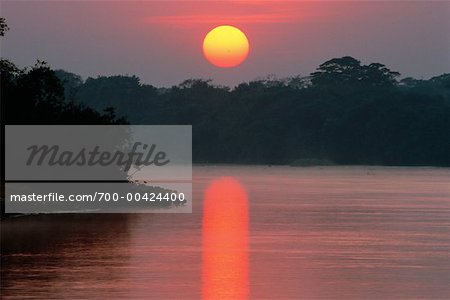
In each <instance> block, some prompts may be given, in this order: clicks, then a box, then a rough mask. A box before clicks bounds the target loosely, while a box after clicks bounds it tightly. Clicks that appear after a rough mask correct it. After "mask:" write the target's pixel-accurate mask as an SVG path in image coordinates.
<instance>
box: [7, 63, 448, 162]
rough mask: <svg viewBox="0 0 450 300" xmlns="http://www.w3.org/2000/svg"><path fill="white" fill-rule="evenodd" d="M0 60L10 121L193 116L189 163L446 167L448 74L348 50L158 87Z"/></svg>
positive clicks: (184, 120)
mask: <svg viewBox="0 0 450 300" xmlns="http://www.w3.org/2000/svg"><path fill="white" fill-rule="evenodd" d="M0 67H1V85H2V86H1V99H2V102H3V101H4V102H5V103H4V106H3V108H4V109H5V111H6V114H5V116H4V117H5V121H6V124H122V123H125V122H126V121H125V120H127V121H128V122H129V123H131V124H149V125H151V124H191V125H192V126H193V127H192V128H193V160H194V162H205V163H248V164H298V165H305V164H328V163H333V164H371V165H372V164H376V165H433V166H450V154H449V153H450V74H444V75H441V76H437V77H433V78H431V79H429V80H418V79H413V78H404V79H401V80H400V78H401V77H400V74H399V73H397V72H394V71H391V70H389V69H388V68H387V67H386V66H384V65H383V64H380V63H371V64H368V65H364V64H362V63H361V62H360V61H359V60H357V59H355V58H353V57H350V56H346V57H342V58H334V59H331V60H328V61H326V62H324V63H323V64H321V65H320V66H319V67H318V68H317V70H316V71H315V72H313V73H311V74H310V75H309V76H304V77H301V76H296V77H290V78H284V79H277V78H270V77H269V78H265V79H260V80H254V81H250V82H245V83H241V84H239V85H237V86H236V87H234V88H229V87H224V86H218V85H214V84H213V83H212V81H211V80H204V79H189V80H186V81H184V82H182V83H181V84H179V85H177V86H173V87H170V88H157V87H155V86H152V85H148V84H143V83H141V82H140V80H139V78H138V77H136V76H111V77H103V76H100V77H97V78H88V79H86V80H83V79H82V78H81V77H80V76H78V75H76V74H72V73H70V72H67V71H63V70H52V69H51V68H50V67H49V66H48V65H47V64H45V63H42V62H38V63H37V64H36V66H34V67H32V68H30V69H25V70H22V69H19V68H17V67H16V66H15V65H14V64H13V63H11V62H10V61H7V60H1V65H0ZM116 115H117V116H118V117H116Z"/></svg>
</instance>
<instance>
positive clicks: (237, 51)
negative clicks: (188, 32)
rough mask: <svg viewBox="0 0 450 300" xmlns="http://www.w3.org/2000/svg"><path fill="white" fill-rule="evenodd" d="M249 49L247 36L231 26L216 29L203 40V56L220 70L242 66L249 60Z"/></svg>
mask: <svg viewBox="0 0 450 300" xmlns="http://www.w3.org/2000/svg"><path fill="white" fill-rule="evenodd" d="M249 48H250V46H249V42H248V39H247V37H246V36H245V34H244V33H243V32H242V31H241V30H240V29H238V28H236V27H234V26H229V25H222V26H218V27H216V28H214V29H213V30H211V31H210V32H208V34H207V35H206V36H205V39H204V40H203V54H204V55H205V57H206V59H207V60H208V61H209V62H210V63H211V64H213V65H215V66H217V67H220V68H231V67H235V66H238V65H240V64H241V63H242V62H243V61H244V60H245V59H246V58H247V56H248V51H249Z"/></svg>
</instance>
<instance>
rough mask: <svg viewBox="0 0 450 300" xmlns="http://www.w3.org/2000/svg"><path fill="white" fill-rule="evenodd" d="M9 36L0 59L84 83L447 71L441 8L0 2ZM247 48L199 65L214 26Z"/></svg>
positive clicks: (445, 16) (448, 32)
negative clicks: (239, 59) (372, 67)
mask: <svg viewBox="0 0 450 300" xmlns="http://www.w3.org/2000/svg"><path fill="white" fill-rule="evenodd" d="M0 10H1V13H0V15H2V16H3V17H5V18H6V21H7V23H8V25H9V27H10V30H9V31H8V32H7V33H6V36H5V37H4V38H2V40H1V46H0V49H1V55H2V57H5V58H8V59H11V60H12V61H13V62H14V63H16V64H17V65H19V66H21V67H26V66H31V65H33V64H34V63H35V62H36V60H37V59H39V60H44V61H47V62H48V63H49V64H50V66H51V67H52V68H55V69H64V70H67V71H70V72H73V73H76V74H79V75H81V76H82V77H83V78H84V79H86V78H87V77H97V76H98V75H106V76H109V75H119V74H120V75H136V76H138V77H140V78H141V81H142V82H143V83H147V84H152V85H155V86H161V87H162V86H166V87H170V86H172V85H175V84H179V83H180V82H182V81H183V80H185V79H189V78H204V79H213V81H214V83H216V84H223V85H228V86H234V85H236V84H238V83H240V82H245V81H250V80H254V79H257V78H263V77H266V76H268V75H271V74H273V75H276V76H277V77H286V76H294V75H303V76H305V75H308V74H309V73H310V72H312V71H314V70H315V69H316V68H317V67H318V66H319V65H320V64H321V63H323V62H325V61H327V60H329V59H331V58H335V57H342V56H346V55H350V56H353V57H355V58H357V59H360V60H361V61H362V62H363V63H371V62H380V63H383V64H385V65H387V66H388V67H389V68H390V69H392V70H394V71H399V72H400V73H401V74H402V76H403V77H407V76H412V77H415V78H424V79H427V78H430V77H432V76H435V75H440V74H443V73H449V72H450V2H448V1H433V2H430V1H428V2H427V1H397V2H393V1H391V2H389V1H376V2H370V1H346V2H341V1H305V2H303V1H287V2H282V1H259V0H247V1H164V2H162V1H17V0H9V1H8V0H1V6H0ZM223 24H228V25H234V26H237V27H238V28H240V29H241V30H242V31H243V32H244V33H245V34H246V35H247V37H248V39H249V42H250V53H249V56H248V58H247V60H246V61H245V62H244V63H242V64H241V65H240V66H238V67H235V68H227V69H223V68H217V67H215V66H213V65H211V64H210V63H208V62H207V61H206V59H205V58H204V57H203V53H202V41H203V38H204V37H205V35H206V34H207V33H208V31H210V30H211V29H212V28H214V27H216V26H218V25H223Z"/></svg>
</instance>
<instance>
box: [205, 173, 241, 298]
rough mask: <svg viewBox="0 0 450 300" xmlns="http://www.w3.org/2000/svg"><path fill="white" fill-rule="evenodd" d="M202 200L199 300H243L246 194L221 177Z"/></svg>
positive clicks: (234, 180)
mask: <svg viewBox="0 0 450 300" xmlns="http://www.w3.org/2000/svg"><path fill="white" fill-rule="evenodd" d="M204 197H205V199H204V207H203V248H202V250H203V268H202V296H203V299H208V300H210V299H235V300H239V299H247V298H248V295H249V282H248V274H249V262H248V222H249V218H248V199H247V193H246V192H245V190H244V188H243V186H242V185H241V184H240V183H239V181H237V180H236V179H234V178H232V177H223V178H219V179H216V180H214V181H213V182H212V183H211V184H210V185H209V186H208V188H207V189H206V191H205V196H204Z"/></svg>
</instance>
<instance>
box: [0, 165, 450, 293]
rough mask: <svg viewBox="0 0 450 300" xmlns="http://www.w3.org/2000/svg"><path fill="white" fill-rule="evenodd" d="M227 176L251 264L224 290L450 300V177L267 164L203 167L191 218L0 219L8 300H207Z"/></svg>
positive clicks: (432, 171)
mask: <svg viewBox="0 0 450 300" xmlns="http://www.w3.org/2000/svg"><path fill="white" fill-rule="evenodd" d="M221 176H233V177H235V178H236V179H237V180H238V181H239V182H240V183H241V184H242V186H243V187H244V188H245V190H246V192H247V197H248V200H249V230H248V246H247V245H246V246H245V247H244V248H242V249H240V251H246V252H248V253H247V255H241V256H239V257H242V259H245V260H248V262H245V261H243V262H240V264H227V263H224V264H222V265H223V268H231V267H230V266H237V265H239V266H241V267H240V268H246V269H247V268H248V269H247V270H243V269H242V270H233V269H230V270H222V271H226V272H219V274H228V275H226V276H228V277H224V278H219V282H221V285H222V288H225V289H226V288H227V284H230V285H229V287H230V289H231V288H236V285H234V286H233V285H232V284H231V283H229V282H231V281H233V280H235V281H236V279H239V282H238V283H237V284H238V285H240V286H239V288H242V290H244V291H248V293H249V296H248V297H249V298H250V299H412V298H414V299H450V284H449V283H450V169H442V168H381V167H324V168H291V167H262V166H261V167H240V166H239V167H238V166H216V167H213V166H208V167H195V168H194V204H193V213H192V214H170V215H169V214H135V215H81V216H70V215H53V216H32V217H22V218H16V219H10V220H7V221H4V222H3V223H2V257H1V262H2V271H1V284H2V296H3V299H125V298H129V299H199V298H202V291H204V290H205V287H204V286H203V287H202V282H205V280H204V279H203V280H202V266H203V264H202V253H203V250H204V249H203V246H202V217H203V216H202V208H203V200H202V199H203V194H204V190H205V188H206V187H207V186H208V185H209V184H210V183H211V181H213V180H214V179H216V178H218V177H221ZM239 259H241V258H239ZM203 271H204V270H203ZM236 274H240V275H239V276H237V275H236ZM242 274H244V276H245V277H248V278H243V276H242ZM245 274H248V275H245ZM224 276H225V275H224ZM208 282H209V281H208ZM234 284H236V282H235V283H234ZM224 295H225V294H224Z"/></svg>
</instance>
